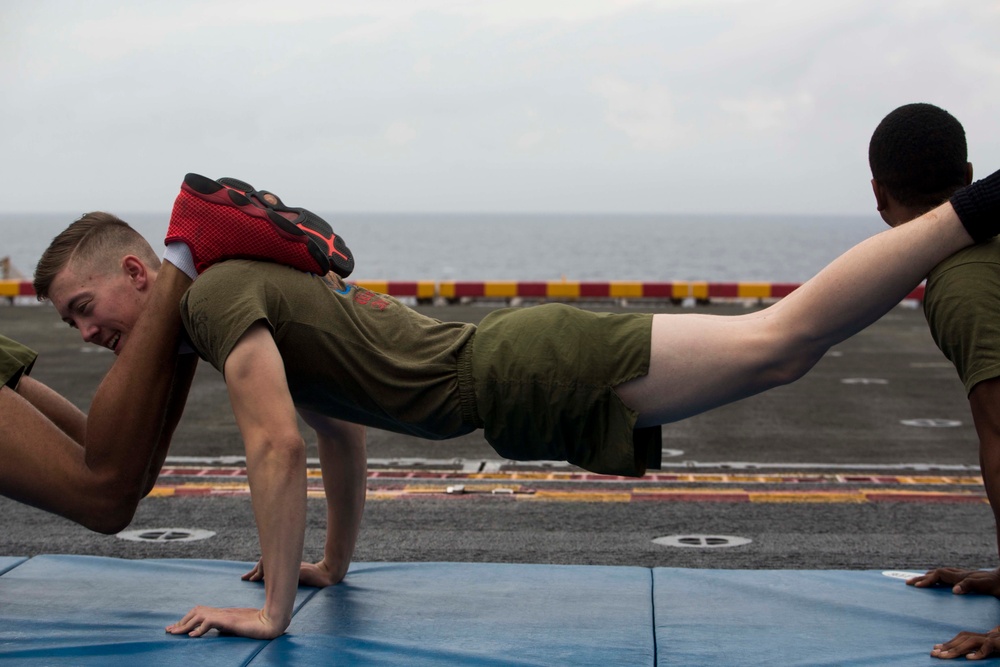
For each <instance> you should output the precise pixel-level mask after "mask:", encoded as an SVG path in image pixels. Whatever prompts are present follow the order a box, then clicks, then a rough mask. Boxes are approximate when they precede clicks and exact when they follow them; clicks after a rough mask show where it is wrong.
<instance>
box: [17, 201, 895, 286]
mask: <svg viewBox="0 0 1000 667" xmlns="http://www.w3.org/2000/svg"><path fill="white" fill-rule="evenodd" d="M119 215H121V216H122V217H123V218H124V219H126V220H128V221H129V222H130V223H131V224H132V225H133V226H134V227H135V228H136V229H137V230H138V231H139V232H140V233H142V234H143V235H144V236H146V238H148V239H150V242H151V243H152V245H153V247H154V248H155V249H157V250H159V249H160V248H161V247H162V245H161V243H162V241H161V239H162V237H163V235H164V233H165V231H166V224H167V217H166V215H159V214H149V213H142V214H133V215H127V214H119ZM321 215H323V217H324V218H325V219H326V220H328V221H329V222H330V223H331V224H333V226H334V229H336V230H338V232H339V233H340V234H341V236H342V237H343V238H344V239H345V240H346V241H347V243H348V245H349V246H350V248H351V249H352V251H353V252H354V255H355V258H356V261H357V268H356V269H355V272H354V275H353V276H352V277H354V278H359V279H371V280H438V281H440V280H559V279H562V278H565V279H567V280H646V281H670V280H706V281H769V282H802V281H805V280H807V279H809V278H810V277H811V276H812V275H814V274H815V273H817V272H818V271H819V270H820V269H822V268H823V267H824V266H825V265H826V264H828V263H829V262H830V261H831V260H833V259H834V258H835V257H837V256H838V255H840V254H841V253H842V252H844V251H845V250H847V249H848V248H850V247H851V246H852V245H854V244H856V243H858V242H859V241H861V240H863V239H865V238H867V237H869V236H872V235H873V234H876V233H878V232H880V231H883V230H884V229H886V227H885V225H884V224H883V223H882V222H881V220H879V219H878V218H877V216H875V215H871V216H813V217H808V216H764V215H754V216H737V215H614V214H565V215H550V214H537V215H536V214H516V215H515V214H444V215H435V214H424V213H421V214H370V213H366V214H352V213H332V214H327V213H321ZM76 217H78V216H77V215H74V214H58V213H53V214H48V213H45V214H41V213H33V214H9V213H8V214H4V213H0V257H4V256H9V257H10V258H11V261H12V263H13V265H14V267H15V268H16V269H18V270H19V271H20V272H21V273H22V274H23V275H24V276H26V277H30V276H31V275H32V273H33V272H34V268H35V263H36V262H37V261H38V257H39V256H40V255H41V253H42V251H43V250H44V249H45V247H46V246H47V245H48V243H49V242H50V241H51V239H52V237H54V236H55V235H56V234H58V233H59V232H60V231H61V230H62V229H64V228H65V227H66V225H68V224H69V223H70V222H72V221H73V220H74V219H75V218H76Z"/></svg>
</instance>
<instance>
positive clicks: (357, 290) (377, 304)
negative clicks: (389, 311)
mask: <svg viewBox="0 0 1000 667" xmlns="http://www.w3.org/2000/svg"><path fill="white" fill-rule="evenodd" d="M322 280H323V282H325V283H326V285H327V287H329V288H330V289H331V290H332V291H333V292H334V293H335V294H340V295H341V296H350V295H351V292H353V293H354V296H353V301H354V303H356V304H358V305H359V306H368V307H370V308H374V309H375V310H379V311H381V310H385V309H386V308H388V307H389V301H387V300H386V299H385V297H384V296H382V295H381V294H378V293H376V292H372V291H371V290H366V289H364V288H361V287H358V286H357V285H350V284H348V283H343V285H342V286H338V285H337V281H335V280H333V279H332V278H330V277H329V276H323V278H322Z"/></svg>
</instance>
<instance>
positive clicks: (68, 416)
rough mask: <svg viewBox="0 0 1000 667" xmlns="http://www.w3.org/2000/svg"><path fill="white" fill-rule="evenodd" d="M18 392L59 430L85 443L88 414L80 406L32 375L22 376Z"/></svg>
mask: <svg viewBox="0 0 1000 667" xmlns="http://www.w3.org/2000/svg"><path fill="white" fill-rule="evenodd" d="M17 393H19V394H20V395H21V396H23V397H24V398H25V400H27V401H28V402H29V403H31V405H33V406H34V407H35V409H36V410H38V411H39V412H41V413H42V414H43V415H45V417H47V418H48V419H49V420H50V421H51V422H52V423H53V424H55V425H56V426H57V427H58V428H59V430H61V431H62V432H63V433H65V434H66V435H68V436H69V437H70V438H72V439H73V440H75V441H76V442H78V443H80V444H81V445H82V444H83V439H84V436H85V435H86V433H87V415H85V414H83V412H82V411H81V410H80V409H79V408H78V407H76V406H75V405H73V404H72V403H70V402H69V401H68V400H66V399H65V398H64V397H62V396H60V395H59V394H57V393H56V392H55V391H53V390H52V389H50V388H48V387H47V386H45V385H44V384H42V383H41V382H38V381H36V380H33V379H32V378H30V377H22V378H21V381H20V382H19V383H18V385H17Z"/></svg>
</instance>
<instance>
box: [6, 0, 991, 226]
mask: <svg viewBox="0 0 1000 667" xmlns="http://www.w3.org/2000/svg"><path fill="white" fill-rule="evenodd" d="M998 35H1000V3H998V2H996V1H995V0H990V1H984V0H900V1H893V2H882V1H878V0H836V1H832V0H809V1H808V2H803V1H802V0H787V1H786V0H751V1H745V2H741V1H737V0H690V1H688V0H649V1H646V2H632V1H630V0H617V1H611V0H607V1H596V0H566V1H552V0H525V1H522V0H503V1H500V2H487V1H478V2H476V1H473V2H449V1H446V0H364V1H363V2H328V1H325V0H280V1H279V0H239V1H235V2H229V1H225V0H223V1H211V0H196V1H188V0H173V1H171V2H153V1H145V2H144V1H141V0H136V1H133V2H121V1H120V2H107V1H103V0H88V2H75V1H69V0H62V1H61V0H3V1H2V2H0V53H2V59H0V81H2V89H3V91H4V93H3V96H4V101H3V103H2V105H0V125H2V127H3V128H4V129H3V134H2V135H0V155H2V157H3V164H2V166H0V175H2V177H3V182H4V184H5V186H6V187H5V196H4V197H3V201H2V203H0V211H6V212H22V211H25V212H26V211H70V212H74V213H75V212H82V211H84V210H90V209H95V208H104V209H110V210H114V211H119V212H129V211H164V212H167V211H169V207H170V206H171V204H172V202H173V198H174V196H175V195H176V192H177V187H178V186H179V185H180V182H181V179H182V178H183V175H184V174H185V173H186V172H188V171H195V172H199V173H202V174H205V175H208V176H212V177H219V176H225V175H229V176H236V177H239V178H242V179H244V180H247V181H249V182H251V183H253V184H255V185H256V186H257V187H260V188H265V189H270V190H274V191H276V192H278V193H279V194H281V195H282V196H284V197H285V199H286V201H288V202H289V203H292V204H299V205H305V206H308V207H310V208H313V209H317V210H321V211H484V212H493V211H536V212H585V211H594V212H669V213H689V212H700V213H731V212H747V213H851V214H853V213H873V212H874V204H873V202H872V196H871V191H870V188H869V185H868V177H869V175H868V172H867V145H868V138H869V137H870V135H871V132H872V130H873V129H874V127H875V125H876V124H877V123H878V121H879V120H880V119H881V118H882V117H883V116H884V115H885V114H886V113H888V112H889V111H891V110H892V109H893V108H895V107H897V106H899V105H900V104H904V103H908V102H915V101H923V102H932V103H935V104H938V105H939V106H942V107H944V108H946V109H948V110H949V111H951V112H952V113H953V114H955V115H956V116H957V117H958V119H959V120H961V121H962V123H963V124H964V125H965V128H966V133H967V135H968V138H969V145H970V159H971V160H972V161H973V163H974V164H975V165H976V167H977V169H978V171H977V173H978V174H979V175H981V176H982V175H986V174H987V173H989V172H991V171H993V170H996V169H998V168H1000V38H998Z"/></svg>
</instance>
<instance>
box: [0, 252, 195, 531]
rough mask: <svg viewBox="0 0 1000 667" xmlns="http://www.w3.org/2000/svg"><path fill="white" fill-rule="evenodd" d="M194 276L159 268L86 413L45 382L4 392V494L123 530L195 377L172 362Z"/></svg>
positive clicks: (190, 358) (182, 363)
mask: <svg viewBox="0 0 1000 667" xmlns="http://www.w3.org/2000/svg"><path fill="white" fill-rule="evenodd" d="M190 284H191V280H190V279H189V278H188V277H187V276H186V275H184V274H183V273H182V272H180V271H178V270H177V269H176V268H175V267H174V266H173V265H171V264H169V263H165V264H164V265H163V267H162V269H161V270H160V272H159V275H158V278H157V281H156V283H155V284H154V286H153V291H152V293H151V295H150V300H149V305H148V307H147V309H146V310H145V311H144V313H143V315H142V316H141V317H140V319H139V321H138V323H137V324H136V328H135V329H134V332H133V337H134V340H133V343H132V344H131V345H129V346H127V347H126V348H125V349H124V350H123V351H122V354H121V356H120V357H119V358H118V359H117V360H116V362H115V364H114V365H113V366H112V368H111V370H110V371H109V372H108V375H107V376H106V377H105V378H104V380H103V381H102V382H101V385H100V387H99V388H98V390H97V394H96V395H95V397H94V401H93V403H92V405H91V410H90V416H89V417H86V416H84V415H83V413H81V412H80V411H79V410H77V409H76V408H75V407H73V406H72V405H71V404H69V402H68V401H66V400H65V399H63V398H62V397H61V396H59V395H58V394H56V393H55V392H53V391H51V390H50V389H48V388H47V387H45V386H44V385H41V384H40V383H37V382H34V381H32V380H31V379H30V378H24V379H22V386H21V387H19V391H18V392H17V393H16V392H13V391H11V390H10V389H9V388H4V389H2V390H0V414H2V415H3V419H2V420H0V460H2V461H3V465H0V492H2V493H3V494H4V495H7V496H10V497H11V498H14V499H15V500H19V501H21V502H25V503H27V504H30V505H33V506H35V507H39V508H41V509H45V510H48V511H50V512H55V513H57V514H60V515H62V516H65V517H67V518H69V519H72V520H74V521H77V522H79V523H81V524H83V525H85V526H88V527H90V528H92V529H94V530H100V531H102V532H115V531H117V530H120V529H121V528H122V527H124V526H125V525H127V524H128V522H129V521H130V520H131V517H132V514H133V512H134V511H135V506H136V504H137V503H138V501H139V500H140V498H141V497H142V496H143V495H144V493H147V492H148V490H149V488H150V487H151V485H152V483H153V481H154V480H155V476H156V474H158V473H159V469H160V467H161V466H162V464H163V459H164V457H165V456H166V451H167V447H168V446H169V442H170V437H171V435H172V434H173V430H174V427H176V425H177V421H178V419H179V418H180V413H181V410H182V408H183V402H184V400H185V399H186V396H187V390H188V387H189V386H190V382H191V378H192V377H193V371H194V364H195V362H196V359H195V358H194V355H187V356H186V358H183V359H181V360H178V355H177V346H178V340H179V336H180V328H181V324H180V313H179V309H178V303H179V301H180V297H181V295H183V293H184V290H186V289H187V287H188V286H189V285H190Z"/></svg>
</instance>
